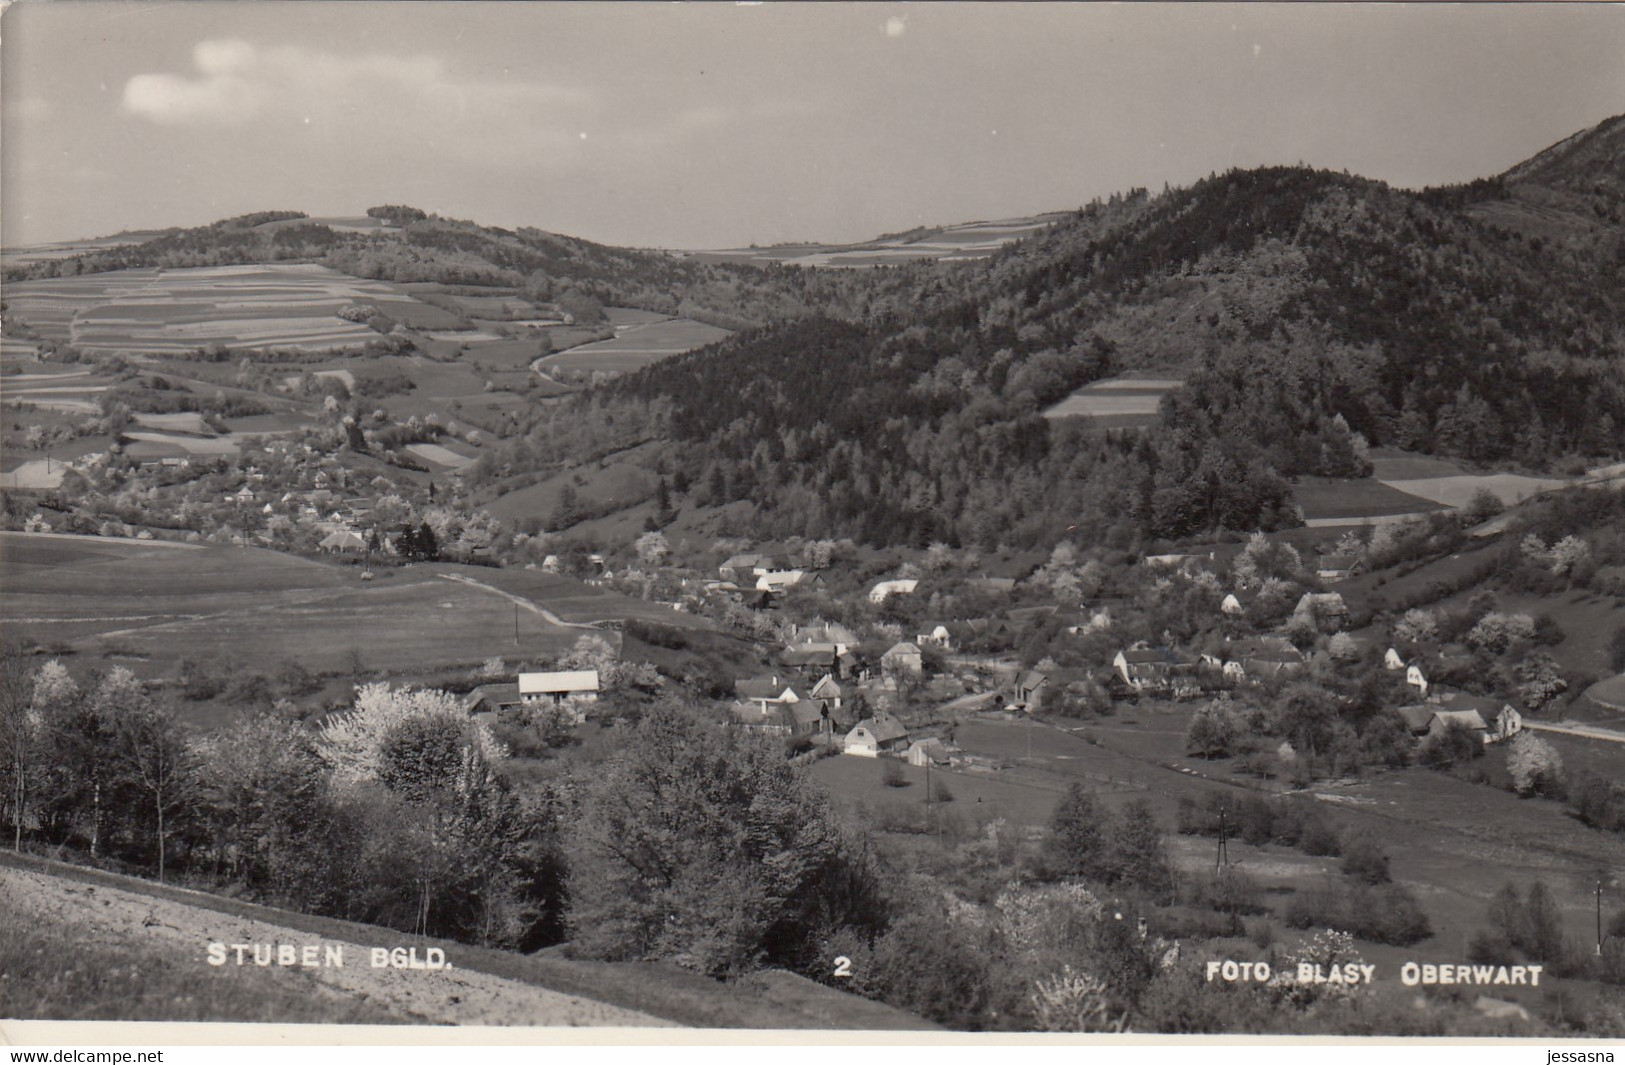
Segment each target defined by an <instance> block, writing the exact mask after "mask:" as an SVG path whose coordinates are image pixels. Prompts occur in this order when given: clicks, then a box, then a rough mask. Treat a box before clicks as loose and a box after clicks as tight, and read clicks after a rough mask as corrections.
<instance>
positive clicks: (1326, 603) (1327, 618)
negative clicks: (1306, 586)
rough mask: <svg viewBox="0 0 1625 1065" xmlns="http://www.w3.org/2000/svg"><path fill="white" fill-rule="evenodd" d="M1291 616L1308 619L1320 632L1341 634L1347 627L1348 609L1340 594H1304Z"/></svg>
mask: <svg viewBox="0 0 1625 1065" xmlns="http://www.w3.org/2000/svg"><path fill="white" fill-rule="evenodd" d="M1292 616H1293V617H1295V618H1300V617H1301V618H1307V619H1309V620H1310V621H1311V622H1313V623H1314V625H1315V626H1316V627H1317V628H1318V629H1319V630H1320V631H1321V632H1342V631H1343V629H1344V628H1345V627H1347V625H1348V621H1349V608H1348V604H1347V603H1345V602H1343V596H1342V594H1341V593H1338V592H1304V593H1303V596H1302V598H1300V599H1299V600H1298V605H1297V606H1296V607H1294V608H1293V609H1292Z"/></svg>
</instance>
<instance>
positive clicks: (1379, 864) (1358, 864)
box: [1343, 835, 1390, 884]
mask: <svg viewBox="0 0 1625 1065" xmlns="http://www.w3.org/2000/svg"><path fill="white" fill-rule="evenodd" d="M1343 872H1344V873H1345V874H1346V875H1348V876H1352V877H1354V878H1355V879H1356V880H1362V881H1364V882H1365V883H1367V884H1386V883H1388V881H1389V879H1390V877H1389V874H1388V855H1387V854H1386V853H1385V852H1384V851H1383V849H1382V848H1381V847H1380V846H1378V845H1377V842H1376V840H1374V839H1372V838H1371V837H1370V836H1365V835H1361V836H1356V837H1355V838H1354V839H1353V840H1352V841H1351V842H1350V843H1349V845H1348V848H1347V849H1346V850H1345V851H1344V852H1343Z"/></svg>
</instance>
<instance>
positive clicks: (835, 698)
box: [807, 673, 846, 710]
mask: <svg viewBox="0 0 1625 1065" xmlns="http://www.w3.org/2000/svg"><path fill="white" fill-rule="evenodd" d="M807 696H808V698H809V699H811V700H812V701H813V702H815V703H818V704H819V705H821V706H826V707H828V708H829V709H830V710H839V709H840V708H841V704H842V701H843V700H844V699H845V698H846V692H845V690H844V689H843V688H842V687H841V685H840V682H839V681H837V680H836V679H835V676H834V674H831V673H826V674H824V675H823V676H822V677H820V678H819V679H818V682H817V683H816V684H814V685H813V686H812V688H811V690H809V691H808V692H807Z"/></svg>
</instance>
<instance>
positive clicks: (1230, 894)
mask: <svg viewBox="0 0 1625 1065" xmlns="http://www.w3.org/2000/svg"><path fill="white" fill-rule="evenodd" d="M1190 894H1191V901H1192V902H1194V903H1195V904H1197V905H1199V906H1206V907H1207V908H1208V909H1210V910H1214V911H1216V912H1218V913H1229V914H1249V915H1251V914H1260V913H1268V912H1269V907H1268V906H1266V905H1265V904H1264V893H1263V891H1262V890H1261V889H1260V888H1259V886H1258V882H1257V881H1256V880H1254V879H1253V878H1252V877H1250V876H1248V875H1247V874H1246V873H1243V872H1241V871H1239V870H1236V869H1232V868H1229V867H1225V868H1223V869H1221V870H1219V871H1218V872H1217V873H1215V874H1214V875H1213V876H1211V877H1198V878H1193V879H1192V881H1191V888H1190Z"/></svg>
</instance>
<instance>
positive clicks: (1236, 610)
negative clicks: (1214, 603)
mask: <svg viewBox="0 0 1625 1065" xmlns="http://www.w3.org/2000/svg"><path fill="white" fill-rule="evenodd" d="M1246 612H1247V610H1246V608H1245V607H1243V606H1242V605H1241V600H1240V599H1237V598H1236V593H1235V592H1226V593H1225V595H1224V599H1223V601H1222V602H1220V603H1219V613H1221V614H1224V615H1226V616H1228V617H1233V618H1235V617H1240V616H1241V615H1243V614H1245V613H1246Z"/></svg>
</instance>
